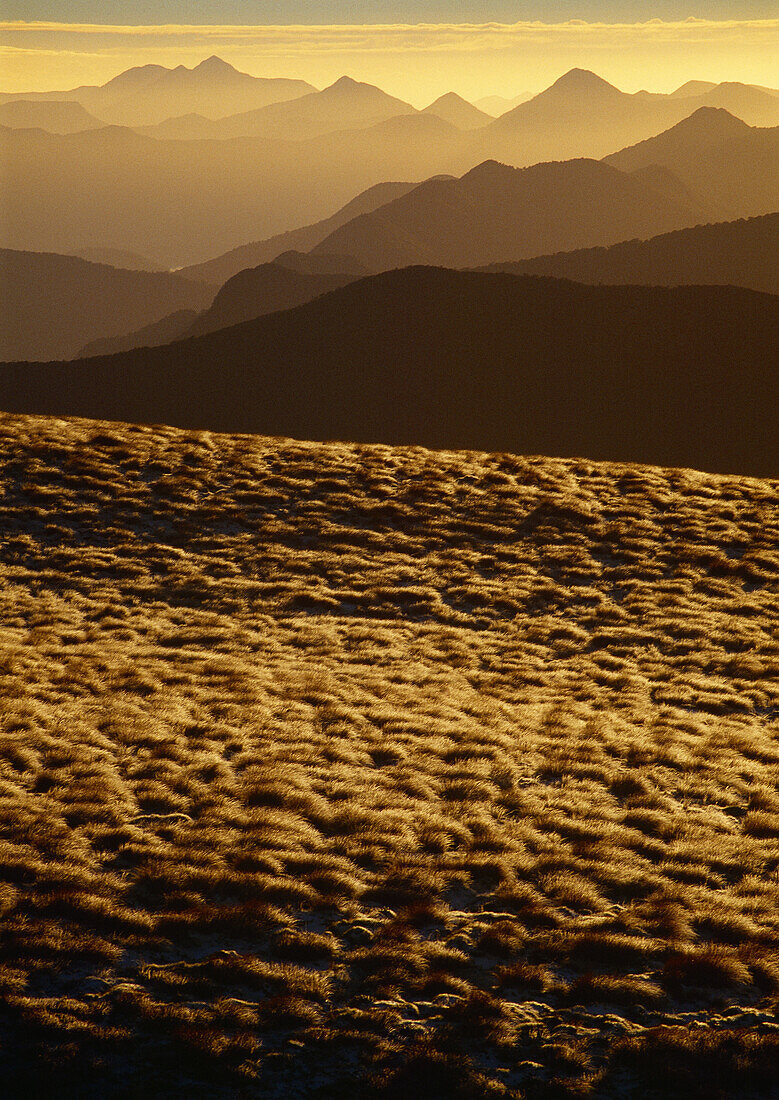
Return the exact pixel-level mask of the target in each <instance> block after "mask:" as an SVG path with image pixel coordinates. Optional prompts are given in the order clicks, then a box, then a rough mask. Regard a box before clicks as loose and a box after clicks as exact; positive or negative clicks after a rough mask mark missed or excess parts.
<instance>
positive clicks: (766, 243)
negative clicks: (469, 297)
mask: <svg viewBox="0 0 779 1100" xmlns="http://www.w3.org/2000/svg"><path fill="white" fill-rule="evenodd" d="M777 256H779V214H766V215H765V216H764V217H762V218H749V219H745V220H741V221H736V222H721V223H718V224H715V225H699V226H695V227H694V228H691V229H680V230H677V231H676V232H675V233H663V234H662V235H661V236H658V237H653V238H652V239H651V240H648V241H638V240H636V241H623V242H621V243H620V244H615V245H612V247H611V248H584V249H579V250H578V251H575V252H558V253H556V254H555V255H551V256H535V257H534V258H533V259H531V260H520V261H519V262H518V263H506V264H490V265H489V266H487V267H486V268H485V269H484V270H486V271H505V272H507V273H509V274H514V275H550V276H553V277H554V278H557V279H574V280H576V281H577V282H582V283H596V284H597V283H611V284H616V285H620V284H623V285H624V284H627V283H636V284H643V285H645V286H682V285H688V286H695V285H698V286H716V285H719V286H743V287H747V288H748V289H750V290H759V291H763V292H765V293H767V294H779V264H778V263H777Z"/></svg>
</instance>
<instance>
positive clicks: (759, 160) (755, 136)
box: [605, 107, 779, 219]
mask: <svg viewBox="0 0 779 1100" xmlns="http://www.w3.org/2000/svg"><path fill="white" fill-rule="evenodd" d="M605 162H606V163H607V164H611V165H613V166H614V167H615V168H619V169H621V170H622V171H623V172H636V171H640V170H647V169H651V168H652V167H653V166H658V165H659V166H661V167H663V168H666V169H667V170H668V171H670V172H673V174H674V175H675V176H676V177H677V179H679V180H681V182H682V183H683V184H684V185H685V186H686V187H688V188H690V190H691V191H692V192H693V193H695V194H696V195H699V196H700V198H701V199H702V200H703V202H705V203H706V204H707V205H708V206H709V208H710V209H712V210H714V211H715V212H716V213H717V215H718V216H719V218H726V219H733V218H741V217H753V216H757V215H759V214H772V213H774V211H776V210H779V172H777V164H779V127H777V126H774V127H772V128H770V129H766V128H763V129H761V128H756V127H752V126H747V125H746V123H744V122H742V121H741V120H740V119H737V118H734V117H733V116H732V115H731V114H729V113H728V112H727V111H724V110H722V109H721V108H714V107H702V108H701V109H700V110H698V111H696V112H695V114H693V115H690V117H689V118H686V119H684V120H683V121H682V122H680V123H678V124H677V125H676V126H674V127H672V128H671V129H670V130H667V131H665V132H664V133H662V134H659V135H658V136H657V137H654V138H650V139H649V140H647V141H642V142H640V143H639V144H638V145H635V146H632V147H631V148H628V149H623V150H621V152H619V153H615V154H613V155H612V156H609V157H607V158H606V161H605Z"/></svg>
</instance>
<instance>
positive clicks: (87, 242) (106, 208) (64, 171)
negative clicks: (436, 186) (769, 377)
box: [0, 65, 779, 277]
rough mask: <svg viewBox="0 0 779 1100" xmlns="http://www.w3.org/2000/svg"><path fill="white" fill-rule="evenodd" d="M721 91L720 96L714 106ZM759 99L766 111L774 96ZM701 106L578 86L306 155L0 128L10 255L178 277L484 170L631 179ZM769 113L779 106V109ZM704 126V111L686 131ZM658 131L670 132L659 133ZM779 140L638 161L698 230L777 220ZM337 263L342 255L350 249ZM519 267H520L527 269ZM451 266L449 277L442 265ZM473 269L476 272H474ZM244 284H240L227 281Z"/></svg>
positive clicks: (404, 254)
mask: <svg viewBox="0 0 779 1100" xmlns="http://www.w3.org/2000/svg"><path fill="white" fill-rule="evenodd" d="M228 68H229V67H228ZM158 69H159V67H153V68H152V71H151V72H150V73H149V72H147V71H146V70H145V69H144V70H143V71H142V72H139V73H136V74H135V75H134V76H132V74H130V75H131V76H132V80H130V84H131V86H132V83H133V80H134V81H135V82H136V83H138V82H140V86H141V87H147V85H148V86H149V87H150V88H154V87H156V83H155V81H156V80H157V79H158V78H159V79H162V78H161V77H160V75H159V72H158ZM175 71H176V70H163V73H165V74H167V76H166V77H165V78H164V79H165V81H166V83H170V82H171V81H172V82H173V83H174V84H175V83H177V82H181V83H183V84H184V85H187V84H188V82H190V81H191V79H192V77H193V72H194V71H193V70H184V71H183V73H182V74H180V75H179V76H177V77H175V78H173V77H171V76H170V73H171V72H175ZM221 72H222V69H221V67H220V66H218V65H216V66H214V74H213V78H214V79H217V80H218V79H219V74H220V73H221ZM187 74H188V75H187ZM238 75H240V74H238ZM128 79H130V78H129V77H128ZM197 79H198V82H199V84H203V82H205V83H208V81H209V80H210V79H211V77H209V71H208V69H207V70H206V72H205V73H204V74H201V76H199V77H198V78H197ZM230 79H233V78H232V77H230ZM247 79H248V80H249V81H254V79H255V78H252V77H248V78H247ZM338 84H343V82H336V86H337V85H338ZM332 87H335V86H331V92H332ZM724 87H725V86H724V85H722V86H717V89H715V91H718V92H721V91H722V89H723V88H724ZM343 91H344V93H346V95H347V99H349V98H350V96H351V94H352V93H353V92H354V88H352V86H351V85H350V84H349V83H348V82H347V83H346V84H345V85H344V87H343ZM742 91H743V88H741V90H740V91H739V94H741V92H742ZM757 91H758V92H759V94H760V96H761V97H762V101H765V100H766V95H765V94H764V93H763V92H762V91H760V90H759V89H758V90H757ZM112 94H113V93H112ZM116 94H119V93H116ZM324 94H325V93H311V94H309V95H308V96H304V97H302V99H296V100H294V101H293V102H291V103H284V104H281V106H280V107H279V108H278V110H279V111H282V113H284V112H286V111H288V110H301V111H302V110H304V107H298V104H299V103H301V102H303V101H308V102H309V103H310V102H311V100H314V101H315V102H321V99H320V98H319V97H320V96H324ZM333 94H335V93H333ZM363 94H366V95H367V96H368V97H369V98H372V97H374V96H375V95H378V96H379V97H380V98H381V97H383V96H384V93H382V92H381V91H380V90H377V89H373V90H371V89H370V88H368V89H367V91H365V89H364V88H362V90H360V96H362V95H363ZM699 99H700V97H697V98H696V97H689V96H688V97H682V98H679V99H674V98H672V97H668V96H659V95H653V94H650V93H646V92H641V93H636V94H635V95H626V94H625V93H623V92H621V91H619V90H618V89H616V88H614V87H613V86H611V85H609V84H608V83H607V82H606V81H603V80H601V79H600V78H599V77H597V76H595V74H592V73H588V72H585V71H581V70H580V71H576V70H573V71H572V72H571V73H568V74H566V76H565V77H563V78H561V79H560V80H559V81H556V82H555V84H554V85H553V86H552V87H551V88H549V89H547V90H546V91H545V92H543V93H541V95H539V96H536V97H534V99H532V100H530V101H528V102H527V103H525V104H522V105H520V106H519V107H517V108H515V109H514V111H512V112H509V113H508V114H507V115H505V116H503V117H502V118H500V119H497V120H495V121H494V122H491V123H488V124H487V125H486V126H481V127H477V128H475V129H471V130H468V131H464V130H462V129H459V128H458V127H457V126H456V125H454V124H453V123H452V122H451V121H447V120H445V119H444V118H442V117H440V116H439V115H436V114H434V113H430V112H418V111H413V109H412V108H410V107H409V106H408V105H406V108H407V110H406V113H405V114H400V115H397V114H394V115H393V117H389V118H385V119H384V120H383V121H381V122H379V123H377V124H373V125H365V122H366V118H367V116H364V117H362V119H361V121H360V122H359V125H355V124H356V123H357V121H358V120H357V119H355V118H354V117H353V118H352V120H351V123H349V122H348V120H344V119H341V121H342V122H344V123H345V125H347V126H348V125H350V124H351V125H353V126H354V128H352V129H341V130H333V131H330V132H328V133H325V134H319V135H318V136H315V137H308V138H305V139H302V140H301V139H300V138H299V136H298V140H294V141H292V140H286V141H281V140H276V139H274V138H271V137H261V138H260V137H254V138H245V137H244V138H239V137H235V138H231V139H228V140H208V141H203V140H176V141H172V140H164V139H160V138H154V139H152V138H149V137H148V136H145V135H143V134H141V133H139V132H137V131H134V130H129V129H122V128H119V127H116V126H114V127H106V128H102V129H97V130H91V131H85V132H82V133H78V134H73V135H64V136H60V137H55V136H54V135H52V134H48V133H45V132H44V131H42V130H39V129H23V130H11V129H9V128H2V127H0V146H1V147H0V157H2V162H3V215H4V217H3V220H2V223H1V224H2V237H0V245H4V246H6V247H11V248H15V249H21V250H26V251H48V252H56V253H63V254H65V253H74V252H78V251H81V250H82V249H84V248H85V247H91V248H106V247H110V248H117V249H120V250H121V249H124V250H132V251H138V252H142V253H147V254H148V255H151V256H155V257H157V258H159V260H160V262H161V263H163V264H164V265H165V266H166V267H170V268H178V267H184V266H193V265H195V264H199V263H200V262H202V260H203V258H204V257H208V256H211V257H216V256H219V255H220V254H223V253H225V252H227V251H228V250H233V249H235V248H239V247H241V246H242V245H243V244H244V243H245V242H247V241H258V240H262V239H269V238H272V237H274V236H279V235H281V234H282V233H283V232H284V231H286V230H287V229H288V228H289V226H290V225H300V224H301V223H305V222H308V223H309V224H314V223H316V222H317V220H318V219H320V218H322V219H324V218H326V217H327V215H329V214H330V213H331V212H332V211H333V210H337V209H338V208H339V207H342V206H343V205H344V204H345V203H347V202H348V201H349V200H350V198H351V197H353V196H354V195H355V194H357V193H359V192H362V191H365V190H367V189H369V188H370V187H372V186H373V185H376V184H378V183H381V182H382V181H385V180H404V179H405V180H413V179H417V180H424V179H427V178H429V177H432V176H437V175H442V174H443V175H453V176H461V175H462V174H463V173H465V172H467V171H468V170H470V169H472V168H473V167H474V166H475V165H478V164H480V163H482V162H484V161H488V160H498V161H502V162H504V163H509V164H515V165H523V164H524V165H532V164H534V163H543V162H544V161H546V160H559V159H561V158H565V157H569V159H592V154H593V152H594V151H596V150H597V153H598V155H600V154H601V152H605V153H606V154H607V157H608V160H609V163H611V164H614V165H616V166H618V167H619V166H620V163H618V161H617V160H616V159H613V158H617V157H618V156H621V155H623V154H624V155H625V156H627V154H626V152H625V151H626V150H627V149H632V148H633V145H634V144H635V142H636V139H637V138H646V140H649V139H650V138H651V139H652V140H654V139H655V138H657V136H658V134H659V133H661V132H663V133H666V132H668V126H669V123H668V119H667V117H666V116H667V115H668V112H669V111H670V112H672V122H673V124H674V125H681V124H682V123H677V122H674V119H675V118H676V117H679V116H681V117H682V122H684V121H685V116H689V115H690V112H693V111H694V110H695V104H696V103H698V101H699ZM768 99H769V100H770V102H772V103H773V102H774V101H776V103H777V104H779V98H775V99H774V97H770V96H769V97H768ZM220 102H222V100H220ZM382 102H383V103H384V106H385V107H386V109H387V110H388V111H392V112H394V111H395V110H397V109H398V108H397V105H396V102H397V101H395V102H392V101H391V102H390V103H389V105H388V104H387V100H386V99H385V98H382ZM450 104H451V101H450ZM223 106H224V104H223ZM274 110H275V108H274ZM706 110H707V111H715V110H717V109H715V108H707V109H706ZM699 115H700V110H699V111H697V112H695V113H694V114H692V115H691V116H690V117H692V118H696V117H697V116H699ZM337 117H340V116H339V115H338V112H336V115H335V116H333V117H332V118H330V119H329V120H327V121H326V125H327V126H328V127H329V126H331V125H333V119H334V118H337ZM704 117H705V116H704ZM661 118H662V119H663V120H665V121H663V124H662V125H660V119H661ZM650 124H651V125H650ZM696 126H698V123H697V122H696V123H695V125H694V126H693V127H692V129H691V130H689V131H685V132H684V133H685V134H686V135H687V136H686V137H683V138H682V141H687V140H688V139H689V141H690V142H696V141H697V142H698V147H701V148H702V147H703V144H705V142H704V141H703V139H701V140H700V141H698V139H697V138H696V137H695V134H694V130H695V127H696ZM664 127H665V128H664ZM671 128H673V127H671ZM698 128H701V127H698ZM620 132H622V133H623V134H628V133H629V134H630V142H626V143H625V145H624V148H623V149H622V150H621V151H620V152H619V153H615V149H618V148H619V145H618V144H617V137H618V135H619V133H620ZM772 133H773V129H772V128H769V129H766V130H758V129H754V128H751V129H750V128H749V127H746V128H745V129H744V130H743V131H742V132H741V133H740V134H736V132H735V131H734V132H733V135H732V136H731V137H728V136H727V135H726V136H723V137H721V138H720V139H707V140H709V147H711V145H712V141H713V144H714V145H716V144H717V140H719V147H718V148H716V149H713V150H712V149H710V152H711V156H710V157H709V162H708V163H707V167H706V169H705V170H704V171H696V168H695V163H694V161H695V157H694V156H692V155H690V156H688V157H687V159H686V160H685V158H684V157H681V160H680V159H679V157H678V156H677V154H674V157H676V161H677V162H678V170H675V169H674V166H673V163H674V162H673V157H672V158H671V160H668V159H667V158H666V160H665V161H664V160H662V149H660V147H658V146H653V147H652V150H654V151H651V157H649V156H647V157H646V158H645V157H644V156H643V154H640V153H639V154H636V163H635V169H640V170H641V172H642V173H644V181H645V182H646V181H647V180H648V176H647V173H650V172H651V171H652V170H653V169H652V165H653V164H660V165H661V166H662V167H665V169H667V170H668V171H671V172H673V173H674V174H675V175H676V176H677V178H678V180H679V185H678V186H679V189H680V191H679V194H677V196H676V199H675V200H674V203H675V204H676V205H678V204H679V203H680V202H681V201H682V198H683V196H682V194H681V188H682V187H684V188H686V189H687V192H688V198H687V200H686V201H687V204H688V205H690V204H692V205H696V204H697V206H698V208H699V213H698V215H697V216H696V217H695V218H691V219H687V223H688V224H694V223H695V222H698V221H706V220H725V219H728V220H733V219H736V218H739V217H751V216H756V215H760V214H765V213H769V212H771V211H772V210H775V209H777V205H778V204H777V202H776V200H775V196H776V190H777V187H776V180H777V177H778V176H779V173H777V171H776V165H777V159H776V158H777V154H776V150H775V148H774V147H773V145H772V138H771V134H772ZM604 135H605V136H604ZM631 143H632V144H631ZM604 146H605V149H604ZM582 154H587V156H585V157H583V156H582ZM707 156H708V154H707ZM658 157H660V158H661V159H659V160H658ZM652 158H654V159H652ZM718 158H719V159H722V158H724V164H719V163H718V162H717V161H718ZM731 162H732V165H731ZM631 170H632V169H631ZM31 181H33V185H32V186H31ZM152 181H154V182H152ZM662 190H663V189H662V188H661V191H662ZM663 201H665V200H663ZM677 224H680V223H677ZM672 228H674V225H673V224H671V223H667V224H664V225H651V226H645V227H643V228H641V227H639V228H638V229H635V230H633V229H631V228H630V227H628V226H623V227H622V230H621V231H620V232H619V233H617V234H615V235H614V236H613V237H611V238H607V239H603V238H595V239H593V238H589V239H586V238H582V239H578V240H575V241H573V240H562V239H561V240H553V239H551V236H550V237H548V238H547V239H546V240H543V241H540V240H539V241H537V242H536V244H537V245H538V247H534V248H533V249H532V250H531V251H532V252H536V253H537V252H546V251H553V250H557V249H568V248H572V247H585V246H588V245H594V244H606V243H615V242H616V241H617V240H619V239H623V238H624V237H626V236H631V235H635V233H637V232H638V233H640V234H641V235H642V236H646V235H652V234H654V233H657V232H660V231H665V230H670V229H672ZM396 243H398V244H401V243H402V242H396ZM310 247H312V246H311V245H306V244H305V243H302V242H300V241H298V240H295V239H293V240H291V241H289V242H284V243H279V246H278V247H277V248H274V249H272V250H269V251H268V252H267V253H265V254H262V255H258V256H252V257H251V258H250V259H249V260H248V261H247V262H246V263H245V264H243V265H242V266H250V265H256V264H257V263H260V262H267V261H270V260H272V259H273V258H274V252H275V253H278V252H282V251H286V250H287V249H288V248H295V249H298V250H302V251H305V250H306V249H307V248H310ZM337 251H338V252H339V253H341V254H343V252H344V249H342V248H339V249H337ZM396 251H397V253H398V255H399V257H400V258H401V260H402V261H403V262H411V260H412V258H414V259H419V260H421V259H428V258H430V259H431V262H432V259H433V257H428V255H427V254H425V255H421V254H419V253H412V252H411V251H409V250H407V249H403V248H402V247H397V248H396ZM496 255H500V254H496V253H494V252H493V253H492V254H490V255H487V256H482V257H480V260H483V261H484V262H492V261H494V260H495V258H496ZM503 255H505V253H503ZM511 258H512V259H518V258H520V257H519V255H518V254H516V253H515V254H514V255H513V256H512V257H511ZM440 261H441V262H447V263H449V262H452V261H451V260H449V259H446V260H445V259H444V257H443V256H442V257H440ZM468 262H469V263H471V262H475V261H474V259H473V258H470V259H469V261H468ZM234 273H235V269H234V270H232V271H230V272H229V273H228V276H229V275H230V274H234ZM228 276H223V277H228Z"/></svg>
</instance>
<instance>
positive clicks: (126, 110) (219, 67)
mask: <svg viewBox="0 0 779 1100" xmlns="http://www.w3.org/2000/svg"><path fill="white" fill-rule="evenodd" d="M313 91H315V89H314V88H313V87H312V86H311V85H310V84H308V83H306V81H303V80H287V79H281V78H273V79H269V78H266V77H254V76H250V75H249V74H248V73H241V72H239V71H238V70H237V69H235V68H233V66H232V65H229V64H228V63H227V62H226V61H222V59H221V58H219V57H209V58H207V59H206V60H205V61H201V62H200V64H199V65H195V66H194V68H192V69H188V68H186V66H184V65H178V66H177V67H176V68H174V69H166V68H165V67H164V66H163V65H142V66H139V67H137V68H134V69H128V70H127V71H126V72H123V73H120V74H119V75H118V76H116V77H114V78H113V79H112V80H109V81H108V82H107V83H106V84H103V85H100V86H91V85H90V86H82V87H80V88H73V89H71V90H70V91H67V92H38V93H26V94H25V95H23V96H22V95H15V94H10V93H7V92H6V93H2V94H0V103H3V102H7V101H10V100H13V99H28V100H38V101H46V100H60V101H67V100H71V101H72V100H75V101H76V102H78V103H80V104H81V105H82V106H83V107H84V108H86V110H87V111H89V112H90V113H92V114H94V115H95V116H96V117H97V118H99V119H101V120H102V121H103V122H105V123H111V124H113V125H121V126H149V125H153V124H155V123H159V122H163V121H164V120H165V119H166V118H170V117H172V116H175V115H184V114H189V113H192V112H196V113H200V114H204V115H209V113H210V112H211V111H212V110H214V109H216V111H217V112H218V113H223V114H234V113H237V112H238V111H249V110H254V109H256V108H259V107H266V106H267V105H268V104H270V103H277V102H280V101H282V100H285V99H294V98H295V97H296V96H301V95H306V94H308V93H309V92H313Z"/></svg>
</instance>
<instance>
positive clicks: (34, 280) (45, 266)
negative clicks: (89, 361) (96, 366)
mask: <svg viewBox="0 0 779 1100" xmlns="http://www.w3.org/2000/svg"><path fill="white" fill-rule="evenodd" d="M0 294H1V295H2V302H3V308H2V309H1V310H0V359H2V360H12V359H17V360H18V359H68V358H70V357H71V356H74V355H75V354H76V353H77V352H78V351H79V349H80V348H82V347H83V346H84V344H86V343H88V342H90V341H91V340H96V339H99V338H104V337H108V336H120V335H122V334H123V333H125V332H129V331H130V330H133V329H136V328H139V327H140V326H141V325H144V324H149V323H151V322H152V321H157V320H159V319H161V318H162V317H163V316H165V315H166V314H168V313H171V312H172V311H173V310H176V309H182V308H184V309H198V310H199V309H202V308H203V307H204V306H206V305H208V304H209V303H210V301H211V299H212V297H213V289H212V288H210V287H207V286H205V285H204V284H202V283H195V282H191V281H190V280H187V279H183V278H181V276H179V275H171V274H168V273H167V272H160V273H156V272H147V271H123V270H119V269H118V268H115V267H108V266H106V265H105V264H94V263H89V262H88V261H86V260H80V259H78V258H77V257H75V256H57V255H52V254H49V253H31V252H14V251H11V250H9V249H2V250H0Z"/></svg>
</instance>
